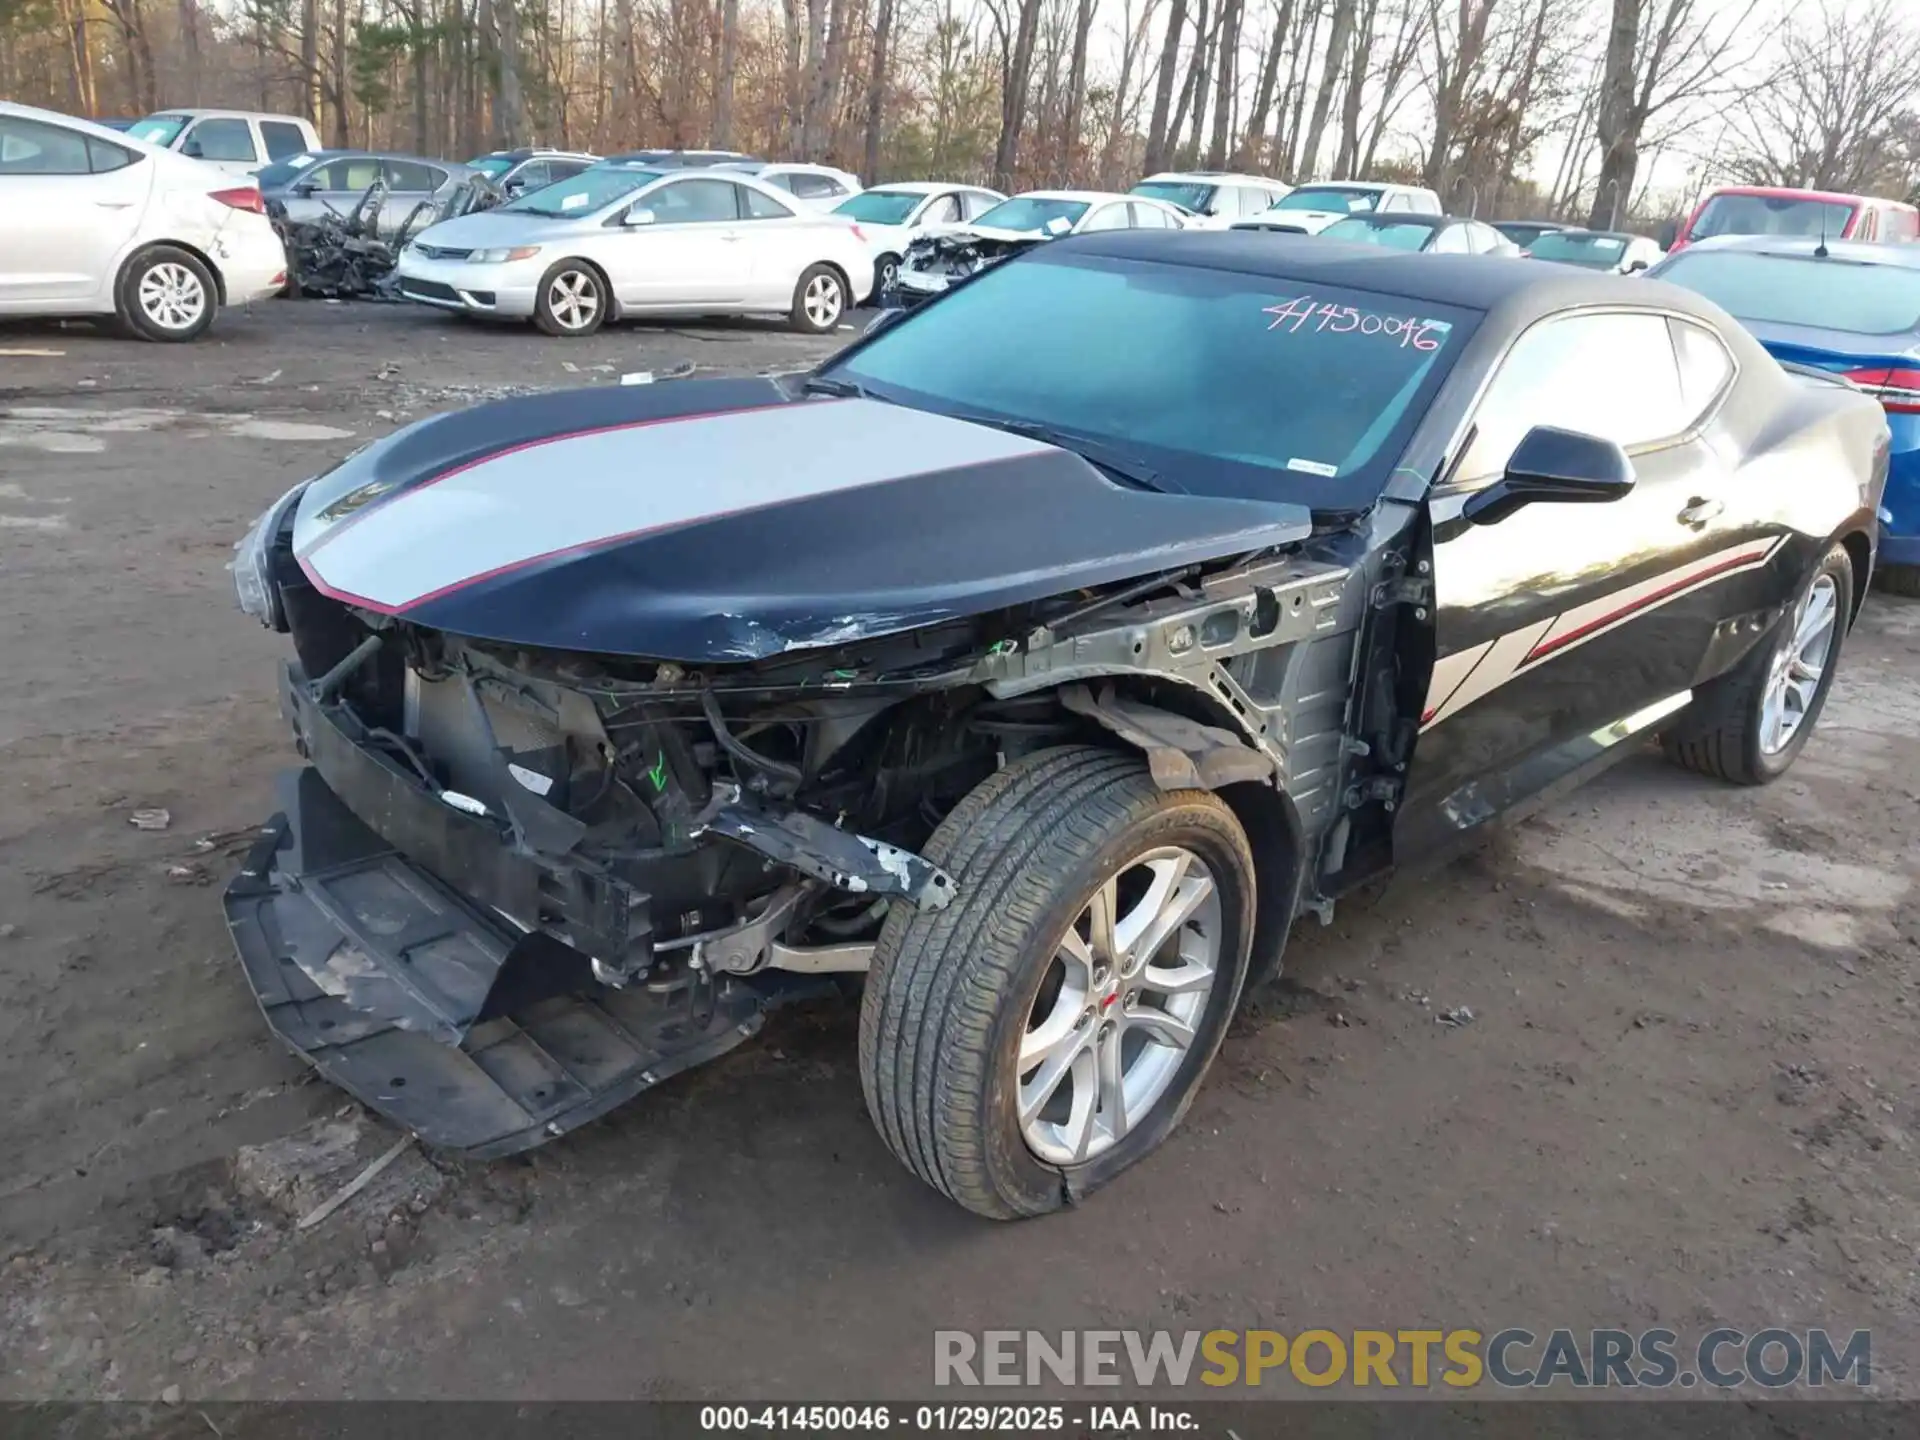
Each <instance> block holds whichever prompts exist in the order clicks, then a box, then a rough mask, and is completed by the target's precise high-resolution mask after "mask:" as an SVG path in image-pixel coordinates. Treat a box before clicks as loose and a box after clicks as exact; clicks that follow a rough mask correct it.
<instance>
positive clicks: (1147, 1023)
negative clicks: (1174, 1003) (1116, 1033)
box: [1126, 1005, 1194, 1050]
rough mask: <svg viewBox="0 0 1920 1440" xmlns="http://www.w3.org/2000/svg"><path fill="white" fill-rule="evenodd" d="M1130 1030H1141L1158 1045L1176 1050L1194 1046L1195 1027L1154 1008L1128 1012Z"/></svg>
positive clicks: (1143, 1006) (1148, 1007) (1144, 1007)
mask: <svg viewBox="0 0 1920 1440" xmlns="http://www.w3.org/2000/svg"><path fill="white" fill-rule="evenodd" d="M1126 1024H1127V1028H1128V1029H1129V1030H1139V1031H1141V1032H1143V1033H1144V1034H1145V1035H1146V1037H1147V1038H1148V1039H1149V1040H1151V1041H1153V1042H1154V1043H1155V1044H1156V1045H1167V1046H1171V1047H1172V1048H1173V1049H1175V1050H1185V1049H1187V1048H1188V1047H1189V1046H1191V1045H1192V1044H1193V1038H1194V1030H1193V1026H1191V1025H1189V1024H1188V1023H1187V1022H1186V1021H1184V1020H1182V1019H1181V1018H1180V1017H1179V1016H1177V1015H1174V1014H1171V1013H1170V1012H1168V1011H1165V1010H1155V1009H1154V1008H1153V1007H1152V1006H1149V1005H1142V1006H1140V1007H1139V1008H1138V1009H1136V1010H1130V1011H1128V1012H1127V1020H1126Z"/></svg>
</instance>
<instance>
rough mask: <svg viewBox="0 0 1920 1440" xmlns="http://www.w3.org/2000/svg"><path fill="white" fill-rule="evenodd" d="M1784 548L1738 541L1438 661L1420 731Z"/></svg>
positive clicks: (1773, 542)
mask: <svg viewBox="0 0 1920 1440" xmlns="http://www.w3.org/2000/svg"><path fill="white" fill-rule="evenodd" d="M1784 543H1785V537H1784V536H1776V537H1773V538H1771V539H1759V540H1746V541H1742V542H1741V543H1740V544H1737V545H1730V546H1728V547H1726V548H1725V549H1722V550H1716V551H1714V552H1713V553H1712V554H1710V555H1703V556H1701V557H1700V558H1699V559H1697V560H1690V561H1688V562H1687V563H1686V564H1685V565H1681V566H1677V567H1676V568H1674V569H1672V570H1667V571H1664V572H1663V573H1661V574H1659V575H1656V576H1654V577H1653V578H1652V579H1650V580H1642V581H1640V582H1638V583H1637V584H1633V585H1629V586H1626V587H1625V588H1624V589H1620V590H1615V591H1613V592H1612V593H1611V594H1608V595H1602V596H1601V597H1600V598H1599V599H1597V600H1589V601H1588V602H1587V603H1586V604H1584V605H1576V606H1574V608H1573V609H1571V610H1565V611H1562V612H1561V613H1560V614H1558V615H1555V616H1552V617H1551V618H1549V619H1546V620H1539V621H1535V622H1534V623H1533V624H1531V625H1523V626H1521V627H1520V628H1519V629H1518V630H1509V631H1508V632H1507V633H1506V634H1504V635H1501V636H1498V637H1496V638H1495V639H1492V640H1483V641H1482V642H1481V643H1480V644H1478V645H1470V646H1468V647H1467V648H1466V649H1464V650H1456V651H1454V652H1453V653H1452V654H1450V655H1443V656H1441V657H1440V658H1439V659H1438V660H1436V661H1434V664H1433V677H1432V679H1431V680H1430V681H1429V682H1428V684H1427V700H1426V704H1425V705H1424V706H1422V707H1421V715H1420V728H1421V729H1422V730H1429V729H1431V728H1432V727H1433V726H1435V725H1438V724H1440V723H1441V722H1442V721H1443V720H1446V719H1448V718H1450V717H1451V716H1454V715H1457V714H1459V713H1460V711H1462V710H1464V709H1465V708H1466V707H1467V706H1469V705H1471V704H1472V703H1473V702H1474V701H1476V700H1478V699H1480V698H1481V697H1482V696H1485V695H1490V694H1492V693H1493V692H1494V691H1495V690H1497V689H1499V688H1500V687H1501V686H1502V685H1504V684H1506V683H1507V682H1508V681H1509V680H1511V679H1513V678H1514V677H1515V676H1517V675H1524V674H1526V673H1527V672H1528V671H1529V670H1532V669H1534V668H1535V667H1537V666H1539V665H1543V664H1545V663H1546V662H1547V661H1548V660H1551V659H1552V658H1553V657H1554V656H1556V655H1564V654H1566V653H1567V652H1568V651H1570V650H1576V649H1578V648H1579V647H1580V646H1582V645H1584V644H1586V642H1587V641H1589V640H1592V639H1595V638H1597V637H1599V636H1601V635H1604V634H1606V633H1607V632H1608V631H1609V630H1613V629H1615V628H1617V627H1619V626H1621V625H1624V624H1626V623H1627V621H1629V620H1632V619H1634V618H1635V617H1637V616H1640V615H1645V614H1647V613H1648V612H1650V611H1653V610H1658V609H1659V608H1660V607H1661V606H1662V605H1666V604H1669V603H1671V602H1672V601H1675V600H1678V599H1680V598H1681V597H1682V596H1685V595H1690V594H1692V593H1693V592H1694V591H1696V590H1698V589H1700V588H1701V587H1703V586H1706V585H1711V584H1713V583H1715V582H1716V581H1719V580H1724V579H1727V578H1728V577H1729V576H1732V575H1738V574H1741V573H1743V572H1745V571H1748V570H1757V569H1759V568H1760V567H1761V566H1763V565H1765V564H1766V563H1767V562H1768V561H1769V560H1771V559H1772V558H1773V554H1774V552H1775V551H1776V550H1778V549H1779V548H1780V546H1781V545H1782V544H1784Z"/></svg>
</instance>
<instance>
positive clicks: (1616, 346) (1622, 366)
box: [1455, 313, 1697, 483]
mask: <svg viewBox="0 0 1920 1440" xmlns="http://www.w3.org/2000/svg"><path fill="white" fill-rule="evenodd" d="M1695 413H1697V412H1696V411H1692V410H1689V408H1688V406H1687V402H1686V399H1685V397H1684V395H1683V394H1682V391H1681V386H1680V371H1679V366H1678V364H1677V362H1676V361H1675V359H1674V344H1673V341H1672V339H1671V338H1670V337H1669V335H1668V333H1667V321H1666V317H1665V316H1662V315H1650V314H1633V313H1613V314H1595V315H1568V316H1563V317H1561V318H1559V319H1556V320H1543V321H1541V322H1540V323H1539V324H1537V325H1535V326H1534V327H1533V328H1532V329H1530V330H1528V331H1527V333H1526V334H1524V335H1522V336H1521V337H1520V338H1519V339H1518V340H1517V341H1515V342H1514V346H1513V348H1512V349H1511V350H1509V351H1508V352H1507V356H1506V359H1504V360H1503V361H1501V363H1500V371H1499V373H1498V374H1497V375H1495V376H1494V378H1493V383H1492V384H1491V385H1489V386H1488V387H1487V392H1486V394H1485V395H1484V396H1482V397H1481V400H1480V408H1479V410H1478V411H1477V412H1476V414H1475V415H1474V427H1475V433H1474V437H1473V443H1472V445H1471V446H1470V447H1469V448H1468V450H1467V453H1466V455H1465V457H1464V458H1463V459H1462V461H1461V463H1460V466H1459V469H1458V470H1457V471H1456V472H1455V477H1456V479H1458V480H1460V481H1462V482H1476V483H1477V482H1482V481H1486V480H1491V479H1494V478H1497V477H1498V476H1499V475H1500V474H1501V473H1502V472H1504V471H1505V470H1506V468H1507V460H1508V458H1509V457H1510V456H1511V455H1512V454H1513V448H1514V446H1516V445H1518V444H1519V443H1520V439H1521V437H1522V436H1523V435H1525V434H1526V433H1527V431H1529V430H1531V429H1532V428H1533V427H1534V426H1536V425H1557V426H1559V427H1560V428H1561V429H1563V430H1578V431H1580V432H1581V433H1582V434H1586V435H1598V436H1600V437H1601V438H1602V439H1605V440H1612V441H1614V442H1615V443H1616V444H1619V445H1623V446H1633V445H1648V444H1652V443H1653V442H1655V441H1658V440H1665V439H1669V438H1671V437H1673V436H1675V435H1678V434H1680V433H1681V432H1682V431H1683V430H1685V429H1686V428H1687V426H1688V425H1689V424H1690V423H1691V422H1692V420H1693V417H1694V414H1695Z"/></svg>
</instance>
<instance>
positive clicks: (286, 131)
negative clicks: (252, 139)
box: [260, 120, 307, 160]
mask: <svg viewBox="0 0 1920 1440" xmlns="http://www.w3.org/2000/svg"><path fill="white" fill-rule="evenodd" d="M260 138H261V139H262V140H264V141H265V142H266V146H267V158H268V159H269V160H284V159H286V158H287V157H288V156H289V155H298V154H299V153H300V152H301V151H302V150H304V149H306V148H307V137H306V136H305V135H304V134H302V133H301V130H300V127H299V126H298V125H290V124H288V123H287V122H286V121H285V120H262V121H261V122H260Z"/></svg>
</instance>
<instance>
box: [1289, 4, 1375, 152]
mask: <svg viewBox="0 0 1920 1440" xmlns="http://www.w3.org/2000/svg"><path fill="white" fill-rule="evenodd" d="M1352 34H1353V0H1333V23H1332V26H1331V27H1330V28H1329V30H1328V31H1327V55H1326V60H1325V62H1324V63H1323V64H1322V65H1321V67H1320V88H1319V90H1318V91H1317V92H1315V94H1314V97H1313V118H1312V119H1311V120H1309V121H1308V122H1307V140H1306V144H1305V145H1303V146H1302V147H1301V151H1300V171H1299V175H1300V178H1301V179H1302V180H1311V179H1312V178H1313V177H1314V176H1316V175H1318V174H1319V173H1320V141H1321V140H1322V138H1323V137H1324V136H1325V135H1326V133H1327V115H1328V113H1329V112H1330V111H1331V110H1332V109H1333V92H1334V89H1335V87H1337V86H1338V85H1339V83H1340V72H1341V69H1342V68H1343V67H1344V65H1345V64H1346V60H1347V43H1348V40H1349V38H1350V37H1351V36H1352ZM1347 83H1348V86H1349V87H1350V88H1357V87H1358V85H1359V83H1360V82H1359V79H1358V78H1357V77H1354V78H1351V79H1349V80H1348V82H1347Z"/></svg>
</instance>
